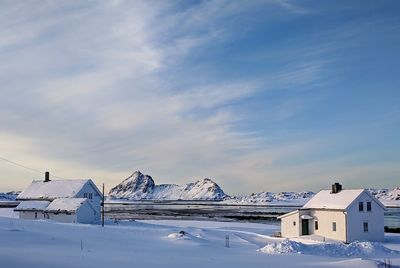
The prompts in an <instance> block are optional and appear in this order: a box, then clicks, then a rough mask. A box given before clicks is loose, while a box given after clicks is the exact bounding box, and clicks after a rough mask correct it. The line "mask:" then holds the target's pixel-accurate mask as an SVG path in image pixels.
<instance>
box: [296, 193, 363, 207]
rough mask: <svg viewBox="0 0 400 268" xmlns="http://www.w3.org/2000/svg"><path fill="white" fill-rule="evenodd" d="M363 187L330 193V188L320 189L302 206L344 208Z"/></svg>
mask: <svg viewBox="0 0 400 268" xmlns="http://www.w3.org/2000/svg"><path fill="white" fill-rule="evenodd" d="M362 192H364V189H351V190H341V191H340V192H338V193H336V194H332V193H331V191H330V190H322V191H320V192H319V193H317V194H316V195H315V196H314V197H313V198H311V199H310V200H309V201H308V202H307V203H306V204H305V205H304V206H303V207H302V208H303V209H309V208H320V209H343V210H344V209H346V208H347V207H348V206H349V205H350V204H351V203H352V202H353V201H354V200H355V199H356V198H357V197H358V196H359V195H360V194H361V193H362Z"/></svg>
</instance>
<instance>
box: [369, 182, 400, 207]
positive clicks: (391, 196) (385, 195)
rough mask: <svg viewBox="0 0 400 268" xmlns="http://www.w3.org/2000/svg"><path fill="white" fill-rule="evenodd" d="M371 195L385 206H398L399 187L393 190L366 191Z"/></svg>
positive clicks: (399, 198) (399, 203)
mask: <svg viewBox="0 0 400 268" xmlns="http://www.w3.org/2000/svg"><path fill="white" fill-rule="evenodd" d="M368 190H369V191H370V193H371V194H373V195H374V196H375V197H376V198H378V199H379V201H381V202H382V203H383V204H384V205H385V206H400V187H396V188H394V189H393V190H388V189H368Z"/></svg>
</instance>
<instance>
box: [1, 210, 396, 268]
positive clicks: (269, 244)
mask: <svg viewBox="0 0 400 268" xmlns="http://www.w3.org/2000/svg"><path fill="white" fill-rule="evenodd" d="M12 217H14V218H12ZM15 217H16V214H15V213H13V212H12V209H0V267H7V268H13V267H29V268H36V267H38V268H39V267H40V268H43V267H146V268H150V267H192V268H194V267H233V268H235V267H377V265H378V264H379V263H380V261H382V260H383V259H390V260H391V262H392V264H394V265H400V252H398V250H400V235H394V234H390V235H387V239H386V240H387V242H386V243H384V244H380V243H376V244H375V243H358V244H351V245H349V246H345V245H342V244H332V243H331V244H328V243H319V242H310V241H301V240H296V241H288V240H284V239H279V238H272V237H270V235H271V234H272V233H273V232H275V231H277V230H278V229H279V226H277V225H266V224H255V223H252V224H250V223H237V222H210V221H138V222H135V221H130V222H119V223H112V222H108V224H107V225H106V227H105V228H101V227H100V226H91V225H79V224H61V223H54V222H47V221H26V220H19V219H16V218H15ZM181 231H183V232H181ZM226 235H229V238H230V248H226V247H225V237H226ZM396 250H397V251H396Z"/></svg>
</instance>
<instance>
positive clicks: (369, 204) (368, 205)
mask: <svg viewBox="0 0 400 268" xmlns="http://www.w3.org/2000/svg"><path fill="white" fill-rule="evenodd" d="M371 208H372V204H371V202H367V211H371Z"/></svg>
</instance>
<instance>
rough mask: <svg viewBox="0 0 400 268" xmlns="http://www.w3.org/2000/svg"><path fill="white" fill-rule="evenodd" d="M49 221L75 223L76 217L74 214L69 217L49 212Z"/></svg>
mask: <svg viewBox="0 0 400 268" xmlns="http://www.w3.org/2000/svg"><path fill="white" fill-rule="evenodd" d="M48 215H49V219H50V220H53V221H56V222H64V223H76V222H77V217H76V214H75V213H71V215H67V214H66V213H58V214H56V213H53V212H49V213H48Z"/></svg>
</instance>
